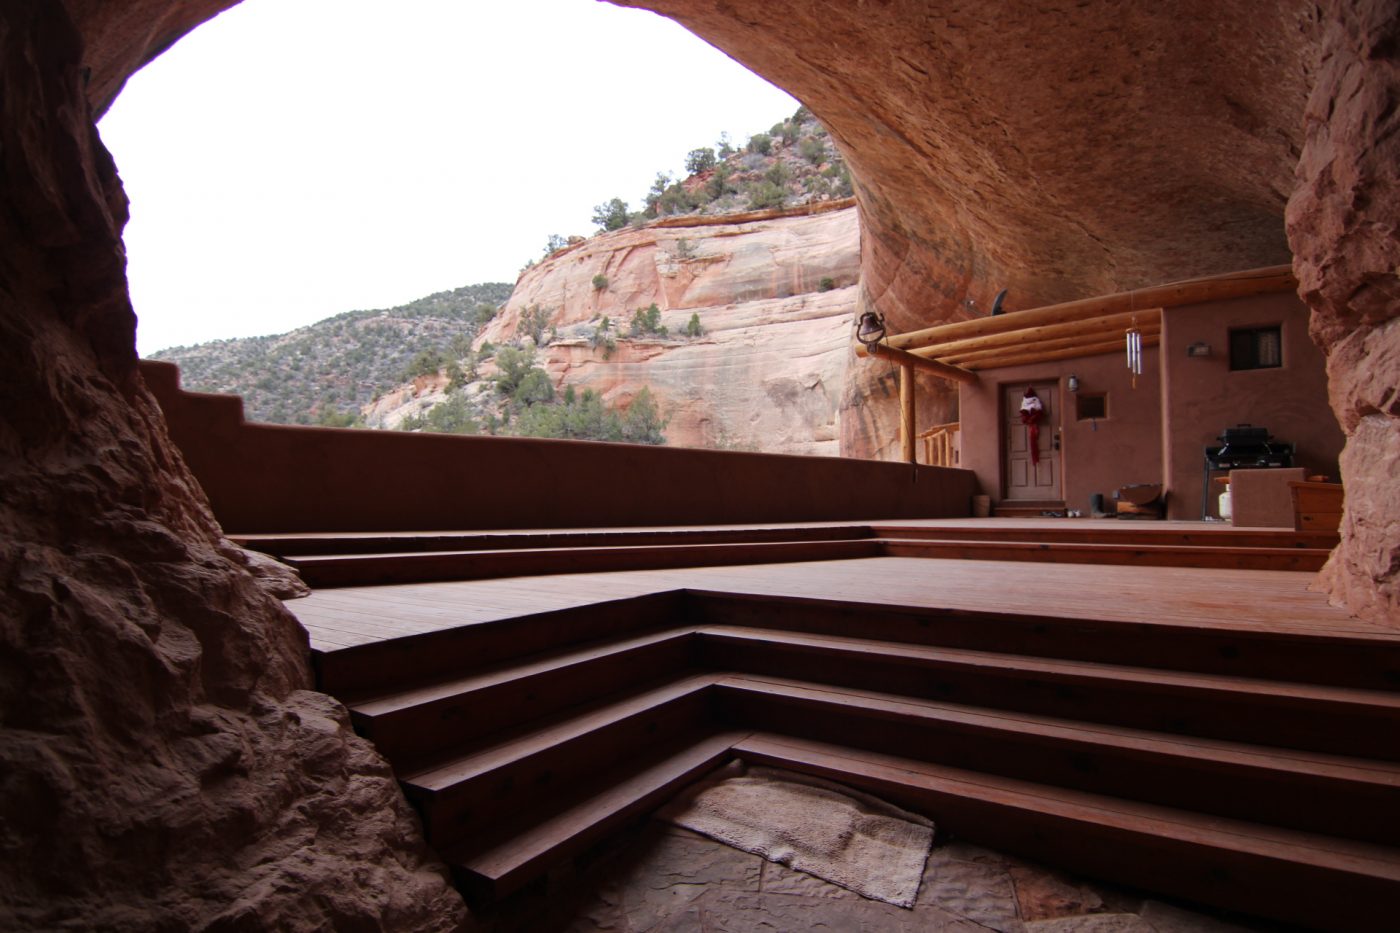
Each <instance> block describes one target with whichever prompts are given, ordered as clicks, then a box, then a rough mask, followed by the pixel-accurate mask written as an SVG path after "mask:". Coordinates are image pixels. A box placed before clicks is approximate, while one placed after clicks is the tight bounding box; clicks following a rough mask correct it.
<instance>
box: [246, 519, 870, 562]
mask: <svg viewBox="0 0 1400 933" xmlns="http://www.w3.org/2000/svg"><path fill="white" fill-rule="evenodd" d="M871 537H874V535H873V534H872V533H871V531H870V529H869V528H867V527H865V526H864V525H860V524H843V525H794V526H771V527H752V528H745V527H739V528H626V529H612V528H603V529H594V530H587V531H569V530H548V531H495V532H491V531H459V532H417V533H403V534H382V533H365V534H337V533H328V534H297V535H272V534H265V535H233V536H231V537H230V540H231V541H233V542H234V543H235V544H238V545H239V546H241V547H246V548H249V549H250V550H254V551H262V552H263V553H265V554H271V555H273V556H274V557H299V556H308V555H317V554H323V555H329V554H403V553H421V552H425V551H439V552H442V551H493V550H502V551H505V550H539V549H560V548H576V547H622V546H630V547H658V546H669V545H678V544H754V543H760V542H773V541H846V540H858V539H861V538H871Z"/></svg>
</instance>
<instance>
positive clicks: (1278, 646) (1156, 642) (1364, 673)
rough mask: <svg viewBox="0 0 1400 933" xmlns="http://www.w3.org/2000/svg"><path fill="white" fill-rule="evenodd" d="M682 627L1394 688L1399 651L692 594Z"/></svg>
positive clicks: (1359, 644) (1254, 635) (1270, 636)
mask: <svg viewBox="0 0 1400 933" xmlns="http://www.w3.org/2000/svg"><path fill="white" fill-rule="evenodd" d="M686 617H687V619H688V620H689V621H690V622H691V623H692V624H695V625H697V626H703V625H736V626H750V627H754V628H771V629H776V630H781V631H789V632H805V633H809V634H821V635H839V636H847V637H849V636H851V635H853V634H859V635H860V636H861V637H864V638H870V639H875V640H879V641H897V642H907V643H909V644H917V645H929V646H935V645H936V646H942V647H947V648H971V649H979V650H984V651H997V652H1004V653H1008V654H1021V655H1027V656H1031V657H1042V658H1060V659H1065V660H1079V661H1095V662H1099V663H1105V664H1125V665H1129V666H1133V667H1151V668H1159V669H1163V670H1175V671H1193V672H1197V673H1203V674H1227V675H1240V676H1246V677H1253V678H1262V679H1269V680H1289V681H1295V682H1298V683H1314V684H1330V685H1334V686H1339V687H1354V688H1359V689H1366V690H1390V691H1396V690H1400V645H1397V644H1395V643H1394V642H1386V643H1379V642H1375V641H1355V640H1348V639H1346V638H1342V637H1337V638H1318V637H1311V636H1303V635H1299V636H1288V635H1280V634H1278V633H1269V632H1248V631H1228V630H1221V629H1206V628H1202V627H1199V626H1175V625H1156V624H1130V623H1125V622H1101V621H1097V620H1093V619H1066V618H1055V617H1052V616H1044V617H1039V618H1037V617H1034V616H1018V615H1001V614H992V613H978V612H951V611H944V610H925V611H919V610H906V609H902V608H901V609H893V608H889V607H883V606H874V605H859V604H843V603H826V602H821V601H817V600H794V599H765V598H763V597H743V596H732V597H731V596H725V595H719V594H710V593H704V594H699V593H697V594H693V595H692V596H691V599H690V601H689V602H688V604H687V609H686Z"/></svg>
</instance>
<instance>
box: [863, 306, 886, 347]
mask: <svg viewBox="0 0 1400 933" xmlns="http://www.w3.org/2000/svg"><path fill="white" fill-rule="evenodd" d="M856 339H857V340H859V341H860V342H861V343H863V344H865V345H866V346H867V347H869V346H872V345H874V344H877V343H879V342H880V341H881V340H884V339H885V319H884V318H883V317H882V316H881V315H879V314H876V313H875V312H874V311H866V312H865V313H863V314H862V315H861V316H860V319H859V320H858V321H857V322H856Z"/></svg>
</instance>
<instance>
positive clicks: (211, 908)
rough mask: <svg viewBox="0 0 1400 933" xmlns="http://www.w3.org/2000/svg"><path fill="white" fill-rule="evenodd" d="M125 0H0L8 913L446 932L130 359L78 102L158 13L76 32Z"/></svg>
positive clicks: (286, 631)
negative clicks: (116, 44) (114, 34)
mask: <svg viewBox="0 0 1400 933" xmlns="http://www.w3.org/2000/svg"><path fill="white" fill-rule="evenodd" d="M117 6H119V5H117V4H96V3H93V4H88V5H87V6H83V5H81V4H75V5H74V7H73V8H72V9H74V10H76V11H77V12H78V13H79V14H80V15H79V16H78V18H77V20H76V21H74V20H73V19H71V18H70V17H69V15H68V11H67V9H66V8H65V7H64V6H63V5H62V4H58V3H6V4H0V398H3V400H4V405H3V406H0V580H3V585H0V802H2V803H0V840H3V845H0V927H3V928H4V929H7V930H20V929H35V930H40V929H42V930H51V929H59V928H64V929H122V930H147V929H165V930H169V929H211V930H212V929H221V930H235V929H238V930H246V929H279V930H302V929H307V930H309V929H331V928H334V929H351V928H366V927H385V928H393V929H405V930H415V929H416V930H448V929H452V928H454V927H455V926H456V925H457V923H458V922H459V921H460V919H461V918H462V916H463V907H462V903H461V900H460V898H459V897H458V895H457V894H456V892H455V891H454V890H453V889H452V888H451V887H450V886H449V885H448V884H447V881H446V878H445V873H444V871H443V869H442V868H441V866H440V865H438V864H437V863H436V862H435V860H434V859H433V858H432V857H431V855H430V854H429V853H428V852H427V850H426V849H425V847H424V846H423V844H422V842H421V836H420V833H419V830H418V827H417V820H416V817H415V816H414V815H413V814H412V812H411V811H410V810H409V809H408V807H407V805H406V803H405V802H404V800H403V798H402V795H401V794H400V793H399V791H398V788H397V785H396V783H395V782H394V780H393V777H392V775H391V773H390V772H389V769H388V767H387V766H386V765H385V764H384V762H383V761H382V759H380V758H379V756H378V754H377V753H376V752H375V751H374V750H373V748H372V747H370V746H369V745H368V744H367V743H365V742H363V741H362V740H360V739H359V738H357V737H356V736H355V735H354V734H353V732H351V730H350V728H349V723H348V717H347V715H346V713H345V711H344V710H343V709H342V708H341V707H340V706H339V705H338V704H336V703H335V702H334V701H332V700H330V699H329V698H328V697H325V696H323V695H321V694H317V693H314V692H312V691H310V690H309V689H307V688H308V687H309V685H310V673H309V669H308V666H307V657H306V651H307V645H306V636H305V633H304V632H303V631H302V630H301V628H300V627H299V626H298V625H297V624H296V622H295V620H294V619H293V618H292V617H291V616H290V615H289V614H288V613H287V612H286V611H285V609H283V608H282V606H281V604H280V602H279V601H278V600H276V599H275V598H273V596H271V595H270V594H269V592H267V591H266V590H265V589H264V588H263V586H261V585H260V584H259V583H258V582H257V581H256V580H255V579H254V577H253V575H252V574H250V572H249V570H248V568H247V567H246V566H245V563H244V560H243V559H242V557H241V556H240V554H241V552H238V551H237V550H236V549H234V548H232V547H231V546H230V545H229V544H228V543H227V542H226V541H225V540H224V539H223V537H222V534H221V533H220V530H219V528H218V526H217V525H216V524H215V522H214V520H213V518H212V516H211V514H210V512H209V509H208V507H207V504H206V502H205V500H204V496H203V494H202V493H201V491H200V490H199V487H198V485H197V484H196V483H195V482H194V480H193V478H192V477H191V475H190V474H189V472H188V470H186V469H185V466H184V464H183V462H182V460H181V458H180V456H179V454H178V453H177V452H176V451H175V448H174V447H173V445H172V444H171V443H170V441H169V438H168V437H167V435H166V431H165V425H164V422H163V419H162V418H161V414H160V411H159V409H158V408H157V407H156V405H155V402H154V400H153V399H152V397H151V395H150V394H149V393H148V392H147V391H146V389H145V388H144V385H143V383H142V380H141V378H140V376H139V375H138V373H137V370H136V353H135V341H134V335H135V317H134V315H133V313H132V309H131V306H130V302H129V300H128V298H127V289H126V281H125V273H124V257H123V251H122V244H121V239H120V238H121V231H122V226H123V224H124V223H125V221H126V216H127V205H126V200H125V196H124V195H123V193H122V189H121V185H120V182H119V181H118V178H117V175H116V171H115V168H114V166H113V164H112V161H111V159H110V157H109V156H108V155H107V153H106V151H105V150H104V149H103V148H102V145H101V143H100V141H99V140H98V136H97V133H96V130H95V128H94V124H93V111H92V102H93V100H98V102H100V98H101V97H102V96H103V94H105V93H106V91H104V90H103V89H110V88H114V87H116V86H118V85H119V84H120V81H121V79H122V78H124V77H125V74H126V72H127V71H128V70H129V69H130V68H133V67H135V65H136V64H139V62H140V61H143V60H144V59H145V57H146V55H148V54H149V53H150V52H151V51H152V50H153V49H154V48H155V46H154V45H153V44H152V43H155V42H158V38H159V35H160V30H159V29H156V30H148V31H147V32H146V34H145V39H144V40H142V41H135V44H134V45H132V46H131V47H130V48H129V49H128V48H125V47H123V49H119V50H114V49H113V48H110V47H105V46H101V44H100V43H99V44H98V51H97V53H95V54H93V55H89V54H87V52H88V51H89V50H91V49H92V46H91V45H89V46H86V47H85V45H84V38H85V34H84V31H83V30H84V27H86V26H90V25H91V22H90V21H88V20H85V19H84V18H83V17H82V15H81V14H82V13H83V12H84V11H85V10H89V9H91V10H94V11H97V12H102V13H112V12H113V10H114V8H115V7H117ZM137 6H138V5H137V4H132V5H131V7H133V8H135V7H137ZM175 7H176V5H175V4H167V5H165V6H164V7H161V9H164V10H167V11H168V10H173V9H175ZM142 10H144V11H155V7H154V6H153V5H152V4H145V5H144V6H142ZM157 12H158V11H157ZM208 12H209V10H208V8H196V7H194V6H192V5H186V6H185V7H184V9H183V10H180V11H179V13H180V16H179V17H177V18H180V19H183V21H185V22H189V21H198V19H200V18H202V17H203V16H205V15H208ZM102 22H104V23H105V22H106V20H105V19H104V20H102ZM138 22H139V18H138V19H131V20H128V21H127V25H128V26H131V27H132V28H135V26H133V25H132V24H133V23H138ZM145 25H146V26H149V25H150V24H149V21H148V22H146V23H145ZM120 34H121V36H122V41H123V42H126V41H127V40H128V39H130V35H131V33H130V30H129V29H123V30H121V31H120ZM87 38H93V34H92V33H87ZM89 69H91V71H89ZM89 95H92V96H89Z"/></svg>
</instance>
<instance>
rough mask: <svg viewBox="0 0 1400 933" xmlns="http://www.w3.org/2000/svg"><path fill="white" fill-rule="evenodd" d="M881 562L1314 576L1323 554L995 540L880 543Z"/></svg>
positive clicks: (1290, 550)
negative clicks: (1023, 563) (920, 560)
mask: <svg viewBox="0 0 1400 933" xmlns="http://www.w3.org/2000/svg"><path fill="white" fill-rule="evenodd" d="M884 553H885V555H886V556H887V557H920V558H925V559H929V560H940V559H943V560H1007V561H1043V562H1046V563H1055V564H1096V565H1100V566H1134V567H1198V568H1204V569H1232V570H1290V571H1306V572H1309V573H1311V572H1316V571H1318V570H1321V569H1322V565H1323V564H1325V563H1326V562H1327V557H1328V555H1329V552H1327V551H1321V550H1300V549H1296V548H1295V549H1283V548H1280V549H1277V550H1273V549H1269V550H1265V549H1257V548H1256V549H1249V548H1239V547H1235V548H1229V547H1224V548H1167V547H1162V548H1155V549H1146V548H1141V547H1133V546H1118V545H1099V544H1093V545H1090V544H1080V545H1068V544H1066V545H1054V544H1039V543H1037V544H1033V545H1018V544H1014V543H1012V542H995V541H965V542H946V543H945V542H937V541H886V542H885V544H884Z"/></svg>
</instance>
